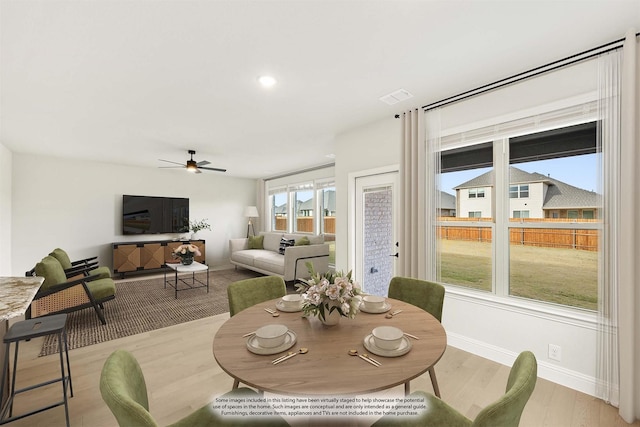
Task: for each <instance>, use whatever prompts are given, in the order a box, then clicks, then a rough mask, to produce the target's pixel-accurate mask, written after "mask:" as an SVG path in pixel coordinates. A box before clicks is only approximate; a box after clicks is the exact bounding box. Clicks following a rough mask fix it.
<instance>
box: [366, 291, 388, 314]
mask: <svg viewBox="0 0 640 427" xmlns="http://www.w3.org/2000/svg"><path fill="white" fill-rule="evenodd" d="M359 310H360V311H362V312H364V313H369V314H382V313H386V312H387V311H389V310H391V304H389V302H388V301H387V299H386V298H385V297H380V296H377V295H365V296H363V297H362V302H361V303H360V307H359Z"/></svg>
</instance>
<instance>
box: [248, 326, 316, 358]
mask: <svg viewBox="0 0 640 427" xmlns="http://www.w3.org/2000/svg"><path fill="white" fill-rule="evenodd" d="M243 337H246V338H247V349H248V350H249V351H250V352H252V353H254V354H260V355H271V354H277V353H281V352H283V351H286V350H289V349H290V348H291V347H293V346H294V344H295V343H296V341H297V339H298V337H297V335H296V333H295V332H293V331H292V330H290V329H289V328H288V327H287V326H286V325H281V324H269V325H264V326H262V327H260V328H258V329H257V330H255V331H253V332H249V333H247V334H245V335H243ZM305 353H306V351H305Z"/></svg>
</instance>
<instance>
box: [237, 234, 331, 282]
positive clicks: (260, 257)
mask: <svg viewBox="0 0 640 427" xmlns="http://www.w3.org/2000/svg"><path fill="white" fill-rule="evenodd" d="M259 235H262V236H264V240H263V243H262V245H263V249H249V239H247V238H244V239H230V240H229V251H230V252H231V264H234V265H235V266H236V267H243V268H247V269H249V270H253V271H257V272H259V273H262V274H267V275H270V276H280V277H282V278H283V279H284V280H285V281H286V282H290V281H294V280H296V279H306V278H309V272H308V269H307V266H306V265H305V264H306V263H307V262H311V263H312V264H313V268H314V270H315V271H317V272H321V273H324V272H326V271H328V270H329V244H328V243H324V237H323V236H321V235H320V236H318V235H309V234H288V233H282V232H260V233H259ZM305 236H306V237H307V238H308V239H309V242H310V244H308V245H300V246H289V247H287V248H286V250H285V251H284V255H281V254H280V253H279V252H278V250H279V249H280V241H281V239H282V238H283V237H284V238H285V239H293V240H295V241H298V240H299V239H301V238H303V237H305Z"/></svg>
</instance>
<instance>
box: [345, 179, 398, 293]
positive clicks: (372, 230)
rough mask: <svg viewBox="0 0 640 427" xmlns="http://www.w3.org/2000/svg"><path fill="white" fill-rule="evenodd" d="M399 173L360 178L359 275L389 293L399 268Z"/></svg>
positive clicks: (366, 286) (368, 286) (366, 284)
mask: <svg viewBox="0 0 640 427" xmlns="http://www.w3.org/2000/svg"><path fill="white" fill-rule="evenodd" d="M397 179H398V173H397V172H389V173H383V174H378V175H371V176H366V177H359V178H357V179H356V271H355V273H356V278H357V280H358V281H359V282H360V284H361V285H362V288H363V290H364V291H365V292H367V293H370V294H373V295H381V296H386V295H387V291H388V289H389V282H390V281H391V278H392V277H393V276H394V275H395V271H396V262H395V261H396V259H397V258H396V257H395V256H394V255H395V254H396V252H397V247H396V241H397V240H396V221H395V218H396V216H397V215H396V206H397V201H396V198H397V190H396V187H397Z"/></svg>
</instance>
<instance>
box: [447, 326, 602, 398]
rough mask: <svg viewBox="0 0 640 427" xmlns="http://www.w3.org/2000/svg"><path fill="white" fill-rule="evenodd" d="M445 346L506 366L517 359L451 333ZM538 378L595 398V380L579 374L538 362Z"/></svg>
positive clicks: (482, 343)
mask: <svg viewBox="0 0 640 427" xmlns="http://www.w3.org/2000/svg"><path fill="white" fill-rule="evenodd" d="M447 344H448V345H450V346H451V347H455V348H458V349H460V350H464V351H467V352H469V353H473V354H475V355H477V356H480V357H484V358H485V359H489V360H492V361H494V362H497V363H500V364H502V365H506V366H511V365H513V362H514V360H515V359H516V357H518V353H514V352H512V351H510V350H505V349H503V348H500V347H496V346H492V345H490V344H487V343H485V342H481V341H477V340H474V339H471V338H468V337H464V336H462V335H456V334H453V333H447ZM538 377H539V378H544V379H545V380H548V381H551V382H553V383H556V384H560V385H562V386H565V387H569V388H571V389H573V390H577V391H580V392H582V393H586V394H588V395H591V396H596V379H595V378H593V377H589V376H587V375H584V374H581V373H579V372H575V371H572V370H569V369H566V368H562V367H559V366H556V365H552V364H550V363H548V362H545V361H540V360H538Z"/></svg>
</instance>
